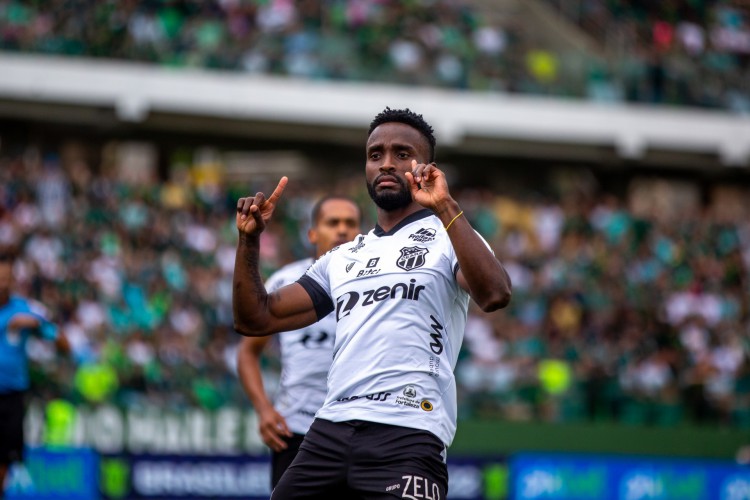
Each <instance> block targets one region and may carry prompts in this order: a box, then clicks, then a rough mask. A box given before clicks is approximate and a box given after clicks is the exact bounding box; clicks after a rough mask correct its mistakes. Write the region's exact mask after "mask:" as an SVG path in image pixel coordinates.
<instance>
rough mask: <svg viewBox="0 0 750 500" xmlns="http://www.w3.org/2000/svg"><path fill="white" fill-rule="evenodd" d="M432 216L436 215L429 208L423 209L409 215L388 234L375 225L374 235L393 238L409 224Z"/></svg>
mask: <svg viewBox="0 0 750 500" xmlns="http://www.w3.org/2000/svg"><path fill="white" fill-rule="evenodd" d="M431 215H434V214H433V213H432V210H430V209H428V208H423V209H422V210H420V211H418V212H414V213H413V214H411V215H407V216H406V217H404V218H403V219H401V222H399V223H398V224H396V225H395V226H393V227H392V228H391V230H390V231H388V232H385V231H383V228H382V227H380V226H379V225H378V224H375V229H374V230H373V233H374V234H375V236H391V235H393V234H396V233H397V232H398V230H399V229H401V228H402V227H404V226H406V225H407V224H411V223H412V222H414V221H418V220H419V219H424V218H425V217H429V216H431Z"/></svg>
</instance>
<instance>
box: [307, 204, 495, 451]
mask: <svg viewBox="0 0 750 500" xmlns="http://www.w3.org/2000/svg"><path fill="white" fill-rule="evenodd" d="M485 244H486V242H485ZM457 271H458V262H457V260H456V255H455V252H454V250H453V245H452V244H451V242H450V239H449V238H448V234H447V233H446V231H445V229H444V228H443V225H442V223H441V222H440V219H438V218H437V217H435V216H434V215H433V214H432V212H431V211H429V210H422V211H420V212H417V213H415V214H412V215H411V216H409V217H407V218H406V219H405V220H403V221H402V222H401V223H399V225H397V226H396V227H394V228H393V229H392V230H391V231H389V232H388V233H384V232H383V231H382V229H381V228H380V227H376V228H375V229H374V230H373V231H370V232H369V233H368V234H367V235H364V236H362V235H360V236H358V237H357V238H356V239H355V240H354V241H353V242H352V243H348V244H346V245H342V246H340V247H338V248H336V249H334V250H332V251H330V252H328V253H327V254H326V255H324V256H323V257H321V258H320V259H318V260H317V261H316V262H315V264H313V265H312V266H311V267H310V269H309V270H308V272H307V273H306V275H305V276H303V277H302V278H301V279H300V280H299V282H300V284H301V285H302V286H303V287H305V289H307V291H308V293H310V296H311V297H312V299H313V302H314V303H315V305H316V309H317V310H318V315H319V316H320V315H321V314H323V313H327V311H329V310H330V309H331V308H333V309H334V312H333V314H334V315H335V316H336V318H337V320H338V324H337V330H336V343H335V346H334V360H335V363H334V365H333V367H332V368H331V370H330V372H329V374H328V387H329V393H328V396H327V398H326V402H325V405H324V406H323V407H322V408H321V409H320V411H318V415H317V416H318V417H320V418H324V419H328V420H332V421H343V420H351V419H361V420H368V421H374V422H381V423H385V424H392V425H401V426H405V427H413V428H418V429H424V430H427V431H430V432H432V433H434V434H436V435H437V436H438V437H439V438H440V439H442V440H443V442H444V443H445V444H446V446H447V445H449V444H450V443H451V442H452V441H453V437H454V435H455V430H456V411H457V410H456V386H455V378H454V375H453V369H454V368H455V365H456V360H457V357H458V352H459V349H460V346H461V342H462V340H463V335H464V326H465V324H466V314H467V308H468V304H469V295H468V293H466V292H465V291H464V290H463V289H461V287H460V286H459V284H458V282H457V280H456V272H457Z"/></svg>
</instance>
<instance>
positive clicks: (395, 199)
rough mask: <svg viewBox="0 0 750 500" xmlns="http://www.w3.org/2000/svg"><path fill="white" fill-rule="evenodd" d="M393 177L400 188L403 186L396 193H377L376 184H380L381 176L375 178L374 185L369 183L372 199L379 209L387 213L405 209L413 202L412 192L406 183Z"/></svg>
mask: <svg viewBox="0 0 750 500" xmlns="http://www.w3.org/2000/svg"><path fill="white" fill-rule="evenodd" d="M392 177H394V178H395V179H396V181H397V182H398V184H399V186H401V189H399V190H398V191H396V192H393V191H381V192H379V193H378V192H377V191H375V184H376V183H377V182H378V179H379V178H380V176H378V177H377V178H375V180H374V181H373V183H372V184H370V183H369V182H368V183H367V192H368V193H369V194H370V198H372V201H374V202H375V204H376V205H377V206H378V207H379V208H382V209H383V210H385V211H386V212H390V211H393V210H398V209H399V208H404V207H406V206H408V205H409V204H410V203H411V202H412V198H411V191H410V190H409V187H408V186H407V185H406V183H404V181H403V180H401V179H400V178H398V177H396V176H392Z"/></svg>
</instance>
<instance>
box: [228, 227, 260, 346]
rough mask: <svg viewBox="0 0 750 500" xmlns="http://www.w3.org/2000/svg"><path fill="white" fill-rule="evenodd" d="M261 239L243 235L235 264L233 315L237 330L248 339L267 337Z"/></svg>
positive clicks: (256, 236)
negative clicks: (265, 335)
mask: <svg viewBox="0 0 750 500" xmlns="http://www.w3.org/2000/svg"><path fill="white" fill-rule="evenodd" d="M259 261H260V237H259V235H245V234H242V233H241V234H240V239H239V243H238V244H237V255H236V257H235V261H234V277H233V281H234V283H233V285H234V286H233V289H232V311H233V316H234V329H235V330H236V331H237V332H238V333H240V334H242V335H246V336H259V335H264V334H265V332H264V325H265V324H266V323H267V322H268V293H267V292H266V288H265V286H263V279H262V277H261V275H260V265H259Z"/></svg>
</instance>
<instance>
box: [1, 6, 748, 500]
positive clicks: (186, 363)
mask: <svg viewBox="0 0 750 500" xmlns="http://www.w3.org/2000/svg"><path fill="white" fill-rule="evenodd" d="M386 106H390V107H392V108H403V107H408V108H411V109H412V110H414V111H416V112H417V113H420V114H422V115H423V116H424V117H425V119H426V120H427V121H428V122H429V123H430V124H432V125H433V127H434V128H435V131H436V136H437V140H438V148H437V162H438V165H439V166H440V167H441V168H443V169H444V170H445V171H446V174H447V176H448V181H449V185H450V187H451V191H452V194H453V195H454V197H455V198H456V199H457V200H458V201H459V203H460V205H461V207H462V208H463V209H464V210H465V213H466V216H467V217H468V218H469V219H470V221H471V222H472V224H473V225H474V227H475V228H476V229H477V230H478V231H479V232H480V233H481V234H482V235H483V236H484V237H485V238H486V239H487V240H488V241H489V242H490V243H491V244H492V246H493V249H494V251H495V253H496V255H497V256H498V257H499V258H500V259H501V260H502V261H503V263H504V264H505V266H506V268H507V269H508V272H509V273H510V274H511V277H512V280H513V284H514V295H513V300H512V302H511V304H510V306H509V307H508V308H507V309H505V310H502V311H499V312H496V313H492V314H484V313H482V312H481V311H479V310H475V309H474V308H473V307H472V308H471V310H470V316H469V321H468V323H467V327H466V332H465V341H464V344H463V348H462V350H461V353H460V356H459V361H458V366H457V369H456V374H457V381H458V384H459V387H458V394H459V405H460V406H459V430H458V434H457V436H456V441H455V442H454V444H453V446H452V447H451V449H450V450H449V467H450V475H451V479H450V480H451V483H450V492H449V498H462V499H502V498H515V499H521V498H523V499H527V498H528V499H535V498H545V499H553V498H554V499H595V498H602V499H604V498H623V499H624V498H627V499H641V498H643V499H646V498H648V499H678V498H679V499H704V498H722V499H724V498H726V499H730V498H731V499H740V498H750V466H749V465H748V464H750V281H749V280H750V118H749V116H750V1H748V0H662V1H659V2H654V1H645V0H451V1H448V0H424V1H416V0H402V1H395V0H212V1H208V0H207V1H201V2H198V1H190V0H150V1H138V0H120V1H115V0H107V1H104V0H102V1H95V2H92V1H80V0H46V1H41V0H37V1H34V0H26V1H18V0H0V246H2V247H3V248H11V249H14V250H16V251H17V252H18V255H19V258H18V260H17V263H16V266H15V272H16V276H17V280H18V285H19V286H18V292H19V293H21V294H25V295H27V296H29V297H33V298H36V299H39V300H40V301H42V302H43V303H44V304H46V305H47V306H48V307H49V308H50V309H51V310H52V311H54V314H55V319H56V321H57V322H58V323H59V324H61V325H62V326H63V328H64V331H65V332H66V334H67V335H68V337H69V338H70V340H71V343H72V346H73V352H72V354H71V355H70V356H69V357H59V356H58V355H57V354H56V353H55V351H54V349H53V348H52V347H50V346H48V345H47V344H43V343H31V344H30V345H29V355H30V357H31V359H32V384H33V387H32V391H31V395H30V396H31V398H30V407H29V411H28V414H27V422H26V428H27V440H28V442H29V445H30V451H29V455H28V457H27V461H26V463H25V465H24V466H22V467H16V468H15V469H14V470H13V473H12V474H11V477H10V480H9V485H8V486H9V488H10V492H9V496H8V497H9V498H36V499H43V498H55V499H58V498H71V499H73V498H74V499H84V498H116V499H122V498H163V499H167V498H264V497H266V498H267V497H268V494H269V491H268V477H269V476H268V474H269V468H268V463H267V451H266V449H265V447H264V446H263V444H262V442H261V440H260V438H259V436H258V435H257V432H256V420H255V415H254V413H253V411H252V408H251V406H250V404H249V401H248V400H247V398H246V397H245V396H244V394H243V392H242V390H241V387H240V385H239V383H238V380H237V377H236V366H235V364H236V363H235V357H236V348H237V343H238V341H239V335H238V334H236V333H235V332H234V331H233V329H232V318H231V292H232V287H231V280H232V272H233V265H234V252H235V246H236V238H237V237H236V230H235V226H234V207H235V204H236V200H237V198H238V197H240V196H244V195H248V194H254V193H255V192H256V191H259V190H263V191H266V192H270V190H272V189H273V187H275V185H276V183H277V182H278V179H279V178H280V177H281V176H282V175H287V176H288V177H289V178H290V182H289V185H288V187H287V190H286V191H285V193H284V197H283V199H282V203H281V205H280V206H279V208H278V210H277V211H276V214H275V219H274V221H273V223H272V224H271V225H270V227H269V228H268V230H267V231H266V232H265V233H264V234H263V246H262V257H261V258H262V265H263V272H264V275H265V276H268V275H270V273H272V272H273V271H275V270H276V269H278V268H279V267H280V266H282V265H284V264H286V263H288V262H290V261H292V260H296V259H299V258H303V257H306V256H308V255H309V254H310V252H311V250H312V249H311V248H310V247H309V245H308V244H307V242H306V230H307V228H308V226H309V213H310V209H311V207H312V205H313V203H314V202H315V201H316V200H317V199H318V198H319V197H320V196H322V195H324V194H326V193H329V192H339V193H347V194H350V195H352V196H354V197H355V198H356V199H358V200H360V201H361V204H362V206H363V208H365V210H366V227H368V228H370V227H372V225H373V224H374V220H375V218H374V215H375V214H374V212H373V207H372V203H371V202H370V200H369V197H368V195H367V191H366V189H365V182H364V176H363V173H364V168H363V167H364V144H365V141H366V135H367V128H368V126H369V122H370V120H371V119H372V118H373V117H374V116H375V115H376V114H377V113H379V112H380V111H381V110H382V109H384V108H385V107H386ZM265 362H266V375H267V377H266V378H267V381H268V390H269V391H270V392H271V393H272V392H273V388H274V386H275V383H276V379H277V376H278V370H279V365H278V357H277V351H276V350H275V349H274V348H272V349H271V350H270V351H269V352H268V355H267V357H266V360H265Z"/></svg>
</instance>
